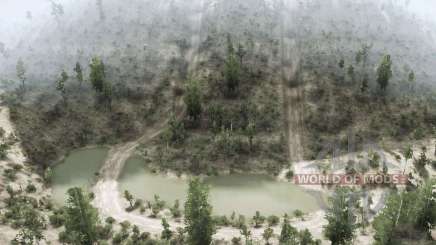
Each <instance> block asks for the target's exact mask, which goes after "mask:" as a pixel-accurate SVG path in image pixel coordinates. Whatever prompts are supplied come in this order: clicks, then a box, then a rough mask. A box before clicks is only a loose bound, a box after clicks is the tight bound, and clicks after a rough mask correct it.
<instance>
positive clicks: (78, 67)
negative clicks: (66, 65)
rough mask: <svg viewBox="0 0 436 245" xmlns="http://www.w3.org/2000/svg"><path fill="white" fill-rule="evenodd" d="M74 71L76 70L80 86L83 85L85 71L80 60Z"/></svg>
mask: <svg viewBox="0 0 436 245" xmlns="http://www.w3.org/2000/svg"><path fill="white" fill-rule="evenodd" d="M74 71H75V72H76V79H77V81H79V85H80V87H82V83H83V72H82V66H81V65H80V63H79V62H77V63H76V67H74Z"/></svg>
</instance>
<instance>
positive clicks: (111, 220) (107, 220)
mask: <svg viewBox="0 0 436 245" xmlns="http://www.w3.org/2000/svg"><path fill="white" fill-rule="evenodd" d="M105 221H106V223H108V224H114V223H115V221H116V220H115V219H114V218H112V217H107V218H106V220H105Z"/></svg>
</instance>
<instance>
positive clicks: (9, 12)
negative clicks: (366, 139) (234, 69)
mask: <svg viewBox="0 0 436 245" xmlns="http://www.w3.org/2000/svg"><path fill="white" fill-rule="evenodd" d="M81 1H94V2H95V0H55V2H57V3H62V4H63V5H64V10H65V12H68V5H70V4H73V3H74V4H78V2H81ZM120 1H121V0H120ZM123 1H124V0H123ZM156 1H159V0H156ZM285 1H294V0H285ZM303 1H304V0H303ZM356 1H371V0H356ZM376 1H380V0H376ZM388 1H389V0H388ZM391 1H393V2H395V3H398V4H402V5H405V3H406V2H409V8H408V9H409V10H410V11H412V12H413V13H415V14H416V15H417V16H418V17H419V18H422V19H426V20H431V21H432V22H434V23H436V15H435V13H436V0H391ZM126 4H128V1H126ZM28 11H29V12H31V15H32V19H31V20H29V19H28V18H26V16H27V12H28ZM50 13H51V9H50V0H0V42H4V43H6V44H11V45H13V44H14V43H16V42H17V41H18V40H19V39H20V38H21V36H20V34H21V33H22V32H25V31H29V30H28V29H26V28H31V26H33V25H31V24H30V23H32V22H33V24H36V23H38V22H42V23H44V21H45V20H47V19H49V17H50ZM42 26H43V25H42ZM30 31H32V30H30Z"/></svg>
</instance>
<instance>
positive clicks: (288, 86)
mask: <svg viewBox="0 0 436 245" xmlns="http://www.w3.org/2000/svg"><path fill="white" fill-rule="evenodd" d="M282 6H283V8H282V9H281V14H280V16H281V18H280V19H281V20H280V22H281V23H280V50H281V62H280V63H281V79H282V84H281V86H282V96H283V103H284V105H283V111H284V116H285V131H286V132H285V135H286V138H287V140H288V157H289V161H290V162H291V163H292V162H296V161H299V160H302V159H303V147H302V142H301V141H302V139H301V132H302V130H303V127H302V117H301V115H302V105H301V99H302V92H301V88H300V84H299V83H298V77H297V76H296V75H297V72H298V68H299V63H300V55H299V54H298V51H297V47H296V46H297V45H296V40H295V39H290V38H288V37H286V36H285V31H286V30H287V26H286V23H287V20H286V19H285V16H286V13H285V9H286V8H285V5H284V3H282Z"/></svg>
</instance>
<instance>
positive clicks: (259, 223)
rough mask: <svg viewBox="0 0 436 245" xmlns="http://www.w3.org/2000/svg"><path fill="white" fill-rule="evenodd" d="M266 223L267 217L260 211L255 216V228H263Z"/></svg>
mask: <svg viewBox="0 0 436 245" xmlns="http://www.w3.org/2000/svg"><path fill="white" fill-rule="evenodd" d="M264 222H265V217H264V216H262V215H260V212H259V211H256V215H254V216H253V223H254V227H255V228H259V227H262V224H263V223H264Z"/></svg>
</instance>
